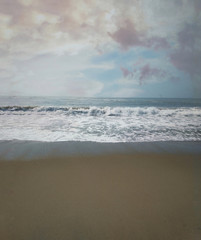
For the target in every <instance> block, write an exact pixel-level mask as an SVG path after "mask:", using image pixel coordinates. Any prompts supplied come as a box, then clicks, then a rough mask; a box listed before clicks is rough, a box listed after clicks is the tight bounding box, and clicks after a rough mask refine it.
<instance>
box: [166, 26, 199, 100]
mask: <svg viewBox="0 0 201 240" xmlns="http://www.w3.org/2000/svg"><path fill="white" fill-rule="evenodd" d="M178 43H179V45H178V46H179V47H178V48H176V49H174V50H173V51H172V52H171V54H170V61H171V63H172V64H173V65H174V66H175V67H176V68H177V69H179V70H180V71H183V72H186V73H187V74H189V76H190V77H191V79H192V82H193V85H194V90H195V94H196V96H199V97H200V96H201V47H200V46H201V45H200V44H201V26H200V25H198V24H196V23H194V24H186V25H185V26H184V28H183V30H182V31H180V32H179V33H178Z"/></svg>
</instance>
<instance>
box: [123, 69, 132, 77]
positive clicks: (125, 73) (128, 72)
mask: <svg viewBox="0 0 201 240" xmlns="http://www.w3.org/2000/svg"><path fill="white" fill-rule="evenodd" d="M121 71H122V74H123V76H124V77H125V78H126V77H133V72H131V71H129V70H128V69H127V68H124V67H121Z"/></svg>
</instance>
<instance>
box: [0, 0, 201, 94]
mask: <svg viewBox="0 0 201 240" xmlns="http://www.w3.org/2000/svg"><path fill="white" fill-rule="evenodd" d="M200 10H201V6H200V1H199V0H193V1H189V0H172V1H166V0H155V1H150V0H125V1H120V0H108V1H101V0H77V1H74V0H1V1H0V60H1V62H2V63H1V69H0V77H1V87H2V86H7V89H8V92H9V91H10V89H9V87H10V88H12V91H13V92H14V91H15V90H16V91H19V92H20V93H22V92H23V91H24V92H25V93H26V91H27V90H26V89H25V88H26V86H29V84H30V82H29V79H30V78H31V79H32V78H33V76H32V77H30V76H28V77H27V75H26V72H27V71H29V72H33V73H36V72H37V74H38V75H37V77H35V79H34V78H33V79H32V80H31V81H32V83H31V84H32V85H31V86H32V87H33V89H35V90H34V91H35V92H36V90H37V91H39V92H40V91H42V90H40V89H39V88H38V87H37V86H38V85H39V84H40V83H39V81H40V80H39V79H42V81H44V82H45V83H48V81H49V86H50V88H51V86H52V88H51V89H52V90H51V91H50V90H49V93H50V92H52V94H53V90H54V89H55V93H57V94H60V93H64V92H63V90H62V86H63V87H64V88H65V86H68V89H71V90H70V91H72V92H74V94H75V95H76V92H77V93H79V94H83V95H87V96H88V95H94V94H97V93H98V94H99V93H100V91H101V90H100V89H101V87H100V86H102V85H101V84H100V81H98V78H99V77H97V79H93V80H92V79H85V80H83V81H86V86H89V88H90V85H91V86H93V81H94V84H95V85H94V87H93V89H94V90H93V91H91V92H90V91H89V92H88V91H87V90H86V88H85V87H84V86H85V85H84V82H83V81H81V80H79V81H78V80H76V78H72V79H71V80H70V79H68V80H66V82H67V83H68V84H66V85H65V81H63V80H62V81H61V82H60V83H61V87H58V86H55V84H54V83H53V82H54V81H58V79H59V77H60V78H61V79H66V78H65V76H66V75H65V73H66V72H67V73H68V74H72V72H73V73H74V72H83V71H84V70H86V69H87V70H88V71H89V70H90V69H91V71H92V72H93V71H94V72H95V71H97V72H98V71H99V73H100V71H102V72H104V71H107V70H108V69H110V70H111V71H112V70H114V71H117V72H119V66H121V65H123V66H122V67H121V71H122V75H123V77H124V78H126V79H127V80H130V81H135V82H137V81H138V82H140V83H145V82H148V81H149V82H151V81H155V80H154V79H157V78H162V77H164V78H165V79H172V80H173V79H174V78H175V79H177V76H176V75H174V73H171V72H170V70H172V69H171V68H170V67H169V68H170V69H167V67H166V65H167V63H166V62H168V60H169V63H171V64H172V66H174V68H175V69H178V70H180V71H183V72H185V73H187V74H190V75H191V76H193V78H194V79H197V80H196V83H198V85H199V80H198V79H199V78H198V77H197V75H200V69H201V68H200V67H199V62H200V61H201V58H200V55H201V54H200V52H201V50H200V49H199V47H198V46H200V45H201V43H200V39H201V36H200V32H201V31H200V30H201V29H200V25H199V24H198V23H199V22H200V20H201V19H200V18H201V15H200V13H199V11H200ZM195 46H196V47H195ZM119 47H120V49H121V50H123V51H119ZM131 49H132V51H130V50H131ZM139 49H143V51H146V50H150V49H151V51H157V52H164V54H166V61H163V62H162V63H160V62H159V61H158V63H157V64H153V60H152V62H144V63H142V64H141V65H139V66H137V67H136V68H135V67H132V69H130V70H129V68H128V67H125V66H128V65H129V64H130V62H132V61H133V62H134V61H135V59H136V58H135V54H137V50H139ZM129 51H130V54H131V55H132V56H133V60H132V59H131V56H130V57H128V58H125V64H122V63H120V64H119V65H118V66H117V64H116V65H115V61H116V60H115V59H114V63H112V64H110V65H109V64H108V63H107V62H102V63H101V64H100V63H95V62H92V60H93V59H94V56H97V55H98V54H100V55H102V56H103V55H104V54H107V53H110V52H120V53H119V54H120V55H122V57H123V56H124V54H125V52H129ZM44 56H46V57H44ZM50 56H51V57H50ZM53 56H54V58H55V60H54V65H53V64H52V62H51V61H53V60H52V58H53ZM62 56H65V57H66V56H67V58H66V59H65V58H62ZM58 57H60V58H58ZM49 58H50V59H51V60H50V59H49ZM36 59H38V62H40V59H44V62H45V63H43V64H44V66H45V67H46V68H52V69H54V70H55V69H58V70H59V71H56V70H55V71H53V73H52V78H50V77H49V75H50V73H49V72H48V71H45V72H44V71H42V73H43V76H42V77H43V78H45V80H44V79H43V78H41V77H40V76H39V75H40V74H41V71H40V70H41V67H40V66H39V65H37V66H36V64H35V60H36ZM59 59H60V60H61V59H62V60H63V61H64V63H65V64H66V65H65V67H64V63H61V61H60V60H59ZM158 59H159V58H158ZM159 60H160V59H159ZM28 63H29V66H28ZM61 65H62V68H61ZM23 66H27V67H28V69H27V71H24V70H23V71H22V69H23ZM97 69H98V70H97ZM94 75H96V76H98V74H97V73H96V74H94ZM195 75H196V76H195ZM58 76H59V77H58ZM47 79H49V80H48V81H47ZM3 81H6V82H7V83H6V84H4V85H3V84H2V82H3ZM194 81H195V80H194ZM13 82H15V84H14V85H15V87H14V85H13ZM33 82H34V83H33ZM71 82H72V84H71ZM73 82H76V84H75V85H74V84H73ZM34 84H35V85H34ZM11 86H12V87H11ZM98 86H99V87H98ZM64 88H63V89H64ZM56 89H57V90H56ZM95 89H97V90H95ZM29 92H30V93H31V90H30V91H29Z"/></svg>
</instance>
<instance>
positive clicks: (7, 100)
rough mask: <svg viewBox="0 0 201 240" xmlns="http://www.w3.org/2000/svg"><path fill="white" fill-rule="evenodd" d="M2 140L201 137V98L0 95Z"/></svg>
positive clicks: (104, 140) (144, 139)
mask: <svg viewBox="0 0 201 240" xmlns="http://www.w3.org/2000/svg"><path fill="white" fill-rule="evenodd" d="M0 140H31V141H44V142H58V141H81V142H83V141H88V142H89V141H91V142H111V143H113V142H114V143H115V142H155V141H201V99H163V98H67V97H0Z"/></svg>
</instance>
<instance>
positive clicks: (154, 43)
mask: <svg viewBox="0 0 201 240" xmlns="http://www.w3.org/2000/svg"><path fill="white" fill-rule="evenodd" d="M108 34H109V36H110V37H111V38H112V39H113V40H114V41H115V42H117V43H119V44H120V46H121V47H122V49H123V50H128V49H129V48H131V47H137V46H143V47H148V48H151V47H153V48H154V49H155V50H159V49H161V48H168V47H169V43H168V41H167V40H166V39H165V38H162V37H151V38H149V37H146V34H145V32H139V31H137V30H136V28H135V25H134V24H133V23H132V21H131V20H129V19H127V20H126V21H125V23H124V26H122V27H120V28H119V29H118V30H117V31H116V32H114V33H108Z"/></svg>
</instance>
